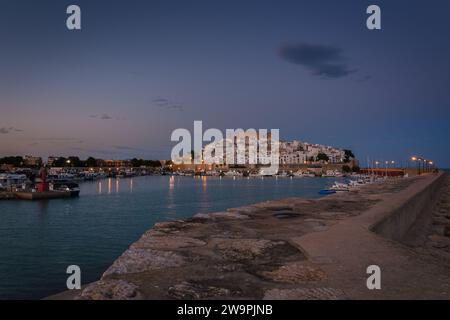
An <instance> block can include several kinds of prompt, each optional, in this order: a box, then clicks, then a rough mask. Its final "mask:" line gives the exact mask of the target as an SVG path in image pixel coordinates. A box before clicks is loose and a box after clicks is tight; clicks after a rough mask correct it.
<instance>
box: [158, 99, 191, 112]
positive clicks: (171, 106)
mask: <svg viewBox="0 0 450 320" xmlns="http://www.w3.org/2000/svg"><path fill="white" fill-rule="evenodd" d="M153 104H154V105H155V106H157V107H160V108H164V109H166V110H177V111H184V107H183V106H182V105H180V104H179V103H174V102H173V101H170V100H169V99H165V98H156V99H154V100H153Z"/></svg>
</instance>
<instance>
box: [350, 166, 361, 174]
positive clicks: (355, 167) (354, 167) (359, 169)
mask: <svg viewBox="0 0 450 320" xmlns="http://www.w3.org/2000/svg"><path fill="white" fill-rule="evenodd" d="M352 170H353V172H356V173H358V172H360V171H361V168H360V167H358V166H353V168H352Z"/></svg>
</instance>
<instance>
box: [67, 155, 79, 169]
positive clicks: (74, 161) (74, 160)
mask: <svg viewBox="0 0 450 320" xmlns="http://www.w3.org/2000/svg"><path fill="white" fill-rule="evenodd" d="M67 160H68V161H67V162H66V164H67V166H68V167H83V162H82V161H81V160H80V158H78V157H75V156H71V157H69V159H67Z"/></svg>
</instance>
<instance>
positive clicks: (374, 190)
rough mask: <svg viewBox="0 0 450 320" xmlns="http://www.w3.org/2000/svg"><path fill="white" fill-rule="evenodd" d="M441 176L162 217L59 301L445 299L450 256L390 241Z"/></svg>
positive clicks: (426, 204) (425, 204)
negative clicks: (372, 282)
mask: <svg viewBox="0 0 450 320" xmlns="http://www.w3.org/2000/svg"><path fill="white" fill-rule="evenodd" d="M443 177H444V176H443V175H431V174H430V175H425V176H420V177H414V178H407V179H395V180H389V181H386V182H384V183H380V184H373V185H367V186H364V187H361V188H360V189H359V190H356V191H354V192H348V193H345V194H336V195H332V196H328V197H325V198H321V199H303V198H288V199H283V200H276V201H268V202H263V203H258V204H255V205H251V206H245V207H239V208H234V209H229V210H227V211H226V212H219V213H213V214H199V215H197V216H195V217H194V218H191V219H187V220H184V221H171V222H164V223H159V224H156V225H155V226H154V228H152V229H150V230H149V231H147V232H146V233H145V234H144V235H143V236H142V237H141V238H140V239H139V240H138V241H137V242H135V243H133V244H132V245H131V246H130V248H129V249H128V250H126V251H125V252H124V253H123V254H122V255H121V256H120V257H119V258H118V259H117V260H116V261H115V262H114V263H113V264H112V265H111V266H110V267H109V268H108V269H107V270H106V271H105V273H104V274H103V276H102V278H101V279H100V280H99V281H97V282H95V283H92V284H90V285H87V286H86V287H85V288H84V289H83V290H82V291H81V292H76V293H74V292H71V293H70V294H69V293H64V294H61V295H58V296H55V297H53V298H77V299H79V298H81V299H216V298H221V299H236V298H238V299H242V298H244V299H378V298H384V299H403V298H413V299H425V298H436V299H448V298H449V297H450V295H449V292H450V269H449V263H448V261H447V260H443V259H436V258H435V257H434V256H432V255H428V254H427V253H426V252H423V251H417V250H414V249H412V248H411V247H408V246H405V245H404V244H402V243H400V242H397V241H393V240H392V238H397V237H401V236H402V235H404V234H405V233H406V232H407V229H409V228H410V227H411V224H412V223H411V221H413V220H414V219H415V218H411V217H408V218H401V219H399V218H397V215H398V214H399V212H401V213H400V215H405V216H408V211H409V209H408V208H410V206H413V207H414V208H418V209H417V210H418V211H417V212H412V213H411V214H412V215H414V216H415V217H417V215H418V214H419V211H420V214H424V213H425V214H426V212H428V210H431V206H433V202H434V197H435V196H436V195H437V194H438V188H439V186H440V181H441V180H440V179H443ZM415 202H417V203H415ZM418 204H421V205H420V206H418ZM402 208H404V209H402ZM399 210H400V211H399ZM402 210H403V211H402ZM389 223H393V224H395V225H396V226H397V227H398V228H399V230H400V231H398V232H399V233H398V235H397V234H396V233H389V232H390V231H389V230H397V229H395V228H391V227H390V226H389ZM386 230H388V231H386ZM374 231H375V232H374ZM370 265H377V266H379V267H380V270H381V272H382V279H383V280H382V289H381V290H369V289H368V288H367V286H366V280H367V277H368V275H367V267H368V266H370Z"/></svg>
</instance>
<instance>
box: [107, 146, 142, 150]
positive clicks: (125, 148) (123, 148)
mask: <svg viewBox="0 0 450 320" xmlns="http://www.w3.org/2000/svg"><path fill="white" fill-rule="evenodd" d="M112 147H113V148H114V149H118V150H132V151H142V149H139V148H133V147H129V146H112Z"/></svg>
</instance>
